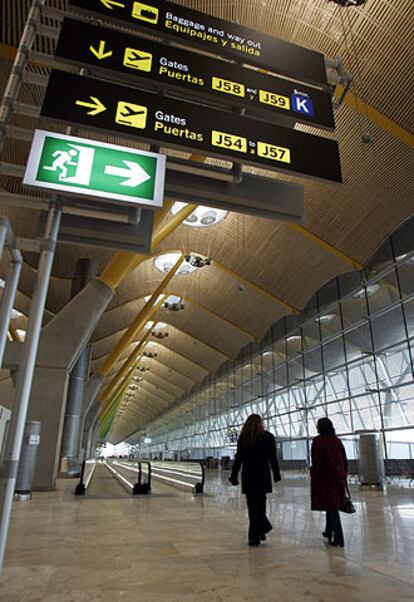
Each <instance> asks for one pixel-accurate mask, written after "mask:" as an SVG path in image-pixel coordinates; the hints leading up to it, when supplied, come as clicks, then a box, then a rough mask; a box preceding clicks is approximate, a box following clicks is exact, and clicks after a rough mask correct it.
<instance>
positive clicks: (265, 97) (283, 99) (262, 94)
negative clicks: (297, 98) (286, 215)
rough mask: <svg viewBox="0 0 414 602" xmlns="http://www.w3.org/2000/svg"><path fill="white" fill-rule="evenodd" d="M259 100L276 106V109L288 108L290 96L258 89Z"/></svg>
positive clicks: (287, 109)
mask: <svg viewBox="0 0 414 602" xmlns="http://www.w3.org/2000/svg"><path fill="white" fill-rule="evenodd" d="M259 102H263V103H264V104H266V105H270V106H272V107H278V109H286V111H289V110H290V98H289V96H281V95H280V94H275V93H274V92H267V91H266V90H259Z"/></svg>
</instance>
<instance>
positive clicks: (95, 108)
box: [76, 96, 106, 115]
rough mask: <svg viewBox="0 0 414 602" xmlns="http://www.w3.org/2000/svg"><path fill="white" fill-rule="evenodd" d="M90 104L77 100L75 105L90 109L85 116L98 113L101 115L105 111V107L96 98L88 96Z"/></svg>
mask: <svg viewBox="0 0 414 602" xmlns="http://www.w3.org/2000/svg"><path fill="white" fill-rule="evenodd" d="M89 98H90V99H91V100H92V102H85V101H84V100H77V101H76V104H77V105H79V106H80V107H87V108H88V109H91V111H88V112H87V115H98V114H99V113H103V112H104V111H106V106H105V105H104V104H103V103H102V102H101V101H100V100H99V98H96V97H95V96H89Z"/></svg>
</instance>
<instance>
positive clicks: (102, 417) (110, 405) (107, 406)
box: [99, 355, 141, 424]
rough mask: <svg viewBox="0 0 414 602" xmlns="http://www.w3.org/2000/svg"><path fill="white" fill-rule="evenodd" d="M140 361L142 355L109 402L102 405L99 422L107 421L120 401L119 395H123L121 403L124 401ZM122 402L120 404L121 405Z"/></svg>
mask: <svg viewBox="0 0 414 602" xmlns="http://www.w3.org/2000/svg"><path fill="white" fill-rule="evenodd" d="M140 359H141V355H139V356H138V357H137V359H136V362H135V364H134V365H133V368H132V370H131V371H130V372H129V374H127V376H126V378H124V380H123V381H122V382H120V383H119V385H118V387H117V388H116V389H115V391H114V392H113V395H112V396H111V397H110V399H109V400H108V402H107V403H106V404H105V405H101V408H100V411H99V421H100V423H101V424H102V422H103V421H104V420H105V418H106V417H107V416H108V414H109V413H110V412H111V411H112V410H113V408H114V406H115V405H116V403H117V399H118V397H119V395H121V394H122V397H121V402H122V400H123V399H124V396H125V394H126V392H127V390H128V387H129V385H130V384H131V381H132V378H133V376H134V374H135V370H136V367H137V366H138V364H139V362H140ZM121 402H119V403H121Z"/></svg>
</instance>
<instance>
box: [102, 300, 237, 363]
mask: <svg viewBox="0 0 414 602" xmlns="http://www.w3.org/2000/svg"><path fill="white" fill-rule="evenodd" d="M177 296H178V295H177ZM141 298H142V299H143V298H144V297H141ZM118 307H120V306H118ZM115 309H117V308H115ZM161 321H162V322H165V324H167V326H168V327H169V328H173V329H174V330H177V331H178V332H181V333H182V334H185V335H187V336H188V337H190V338H192V339H193V340H195V341H198V342H199V343H202V344H203V345H205V346H206V347H209V348H210V349H211V350H212V351H214V352H215V353H218V354H219V355H222V356H224V357H225V358H227V359H230V358H231V357H232V356H231V355H229V354H228V353H224V351H220V349H217V347H214V346H213V345H211V344H210V343H206V341H203V340H202V339H200V338H198V337H195V336H194V335H192V334H191V333H190V332H188V331H187V330H184V329H183V328H181V327H180V328H179V327H178V326H175V325H174V324H171V323H170V322H167V321H166V319H162V320H161ZM153 329H154V327H152V328H151V330H153ZM122 330H124V329H122ZM118 332H121V331H119V330H118V331H116V332H111V334H107V335H105V336H104V337H102V338H100V339H95V340H94V342H93V343H94V344H95V343H102V341H105V339H109V338H110V337H113V336H114V335H116V334H118ZM157 341H158V339H157ZM107 355H108V354H107V353H103V354H102V355H99V356H97V357H94V358H93V359H92V361H93V362H97V361H98V360H102V359H103V358H105V357H107Z"/></svg>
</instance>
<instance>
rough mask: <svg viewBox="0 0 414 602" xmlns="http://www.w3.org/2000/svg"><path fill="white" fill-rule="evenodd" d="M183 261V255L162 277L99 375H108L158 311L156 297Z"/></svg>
mask: <svg viewBox="0 0 414 602" xmlns="http://www.w3.org/2000/svg"><path fill="white" fill-rule="evenodd" d="M183 261H184V255H181V257H180V258H179V260H178V261H177V263H176V264H175V266H174V267H173V268H172V269H171V270H170V271H169V272H168V274H167V275H166V276H165V277H164V279H163V281H162V282H161V284H160V285H159V286H158V287H157V288H156V289H155V291H154V292H153V293H152V295H151V297H150V299H149V301H148V303H146V304H145V306H144V307H143V308H142V310H141V311H140V312H139V314H138V315H137V317H136V318H135V320H134V321H133V322H132V324H131V326H130V327H129V328H128V330H127V331H126V332H125V333H124V334H123V336H122V337H121V339H120V340H119V341H118V343H117V344H116V345H115V347H114V349H113V350H112V352H111V353H110V354H109V356H108V357H107V358H106V360H105V362H104V363H103V365H102V366H101V367H100V368H99V370H98V372H99V374H102V375H103V376H106V375H107V374H108V373H109V371H110V370H111V368H112V366H113V365H114V364H115V362H116V361H117V360H118V359H119V357H120V356H121V354H122V353H123V352H124V351H125V349H126V348H127V347H128V345H129V344H130V343H132V341H133V340H134V338H135V337H136V336H137V334H138V333H139V332H140V330H142V328H143V327H144V325H145V324H146V322H147V321H148V320H149V318H150V316H151V315H153V313H155V311H156V309H158V307H156V306H157V305H158V306H159V304H160V302H159V301H158V297H159V296H160V295H161V294H162V292H163V291H164V289H165V288H166V286H168V283H169V282H170V280H171V279H172V278H173V277H174V276H175V274H176V273H177V271H178V269H179V267H180V265H181V264H182V263H183ZM162 301H163V299H162V300H161V302H162ZM154 307H156V309H154Z"/></svg>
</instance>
